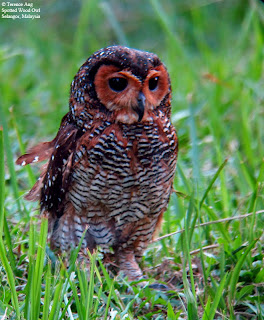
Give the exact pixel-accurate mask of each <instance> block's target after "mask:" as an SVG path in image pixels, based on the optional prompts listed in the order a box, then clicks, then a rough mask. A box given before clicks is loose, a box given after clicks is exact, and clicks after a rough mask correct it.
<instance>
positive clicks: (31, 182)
mask: <svg viewBox="0 0 264 320" xmlns="http://www.w3.org/2000/svg"><path fill="white" fill-rule="evenodd" d="M9 111H10V114H11V119H12V121H13V126H14V129H15V130H16V136H17V140H18V144H19V149H20V152H21V154H24V153H25V148H24V145H23V142H22V138H21V134H20V131H19V128H18V125H17V120H16V116H15V113H14V110H13V108H10V109H9ZM25 170H26V171H27V174H28V181H29V185H30V187H32V186H33V185H34V183H35V182H36V178H35V176H34V173H33V171H32V168H31V166H26V167H25Z"/></svg>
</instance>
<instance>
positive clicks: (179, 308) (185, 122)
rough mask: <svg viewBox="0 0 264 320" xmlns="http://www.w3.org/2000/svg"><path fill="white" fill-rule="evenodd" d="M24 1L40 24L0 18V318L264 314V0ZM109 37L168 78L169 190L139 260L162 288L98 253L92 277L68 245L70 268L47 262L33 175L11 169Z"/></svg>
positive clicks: (49, 134)
mask: <svg viewBox="0 0 264 320" xmlns="http://www.w3.org/2000/svg"><path fill="white" fill-rule="evenodd" d="M34 6H35V7H36V8H38V7H40V9H41V18H40V19H36V20H33V21H27V20H20V21H13V20H9V19H1V20H0V39H1V43H0V74H1V79H0V124H1V125H2V127H3V130H0V258H1V261H0V279H1V286H0V318H1V319H32V320H35V319H202V320H207V319H258V320H260V319H264V289H263V288H264V268H263V261H264V244H263V240H264V238H263V227H264V216H263V209H264V199H263V180H264V163H263V159H264V144H263V142H264V130H263V116H264V114H263V113H264V112H263V110H264V109H263V107H264V94H263V92H264V91H263V87H264V77H263V72H264V63H263V61H264V6H263V4H262V3H261V2H260V1H258V0H255V1H254V0H252V1H246V0H244V1H239V0H233V1H210V0H205V1H201V0H197V1H195V0H188V1H173V0H165V1H158V0H143V1H139V0H136V1H122V2H121V1H117V0H110V1H97V0H90V1H82V2H81V1H75V2H72V1H63V0H56V1H55V0H54V1H53V0H50V1H44V0H40V1H38V2H35V3H34ZM114 43H120V44H126V45H129V46H132V47H137V48H140V49H143V50H148V51H154V52H156V53H157V54H158V55H159V56H160V57H161V58H162V60H163V61H164V62H165V64H166V65H167V68H168V70H169V72H170V75H171V79H172V87H173V115H172V121H173V123H174V125H175V127H176V128H177V130H178V135H179V141H180V151H179V161H178V167H177V173H176V177H175V184H174V186H175V189H176V193H175V194H173V195H172V197H171V201H170V206H169V209H168V211H167V212H166V214H165V217H164V224H163V228H162V232H161V235H160V236H165V237H163V238H159V239H158V240H157V241H155V242H153V243H152V244H151V245H150V246H149V248H148V250H147V251H146V252H145V255H144V258H143V261H142V268H143V269H144V272H145V274H146V276H148V277H149V279H150V282H152V281H160V282H164V283H166V284H167V285H168V286H169V287H170V289H171V291H169V292H161V291H154V290H151V289H149V288H148V287H146V288H144V289H141V288H140V287H139V286H136V285H131V284H129V283H127V282H126V280H125V279H121V278H116V277H113V276H109V275H108V274H107V272H106V270H105V268H104V266H103V265H102V264H101V260H100V253H98V254H97V256H92V257H91V265H90V269H91V270H90V274H91V275H90V279H89V281H88V279H87V273H85V271H83V270H81V269H79V268H76V266H75V264H74V261H75V256H76V252H73V255H72V263H71V267H70V269H69V270H65V268H64V267H63V265H62V264H60V263H59V262H58V261H57V262H54V261H55V258H54V256H53V255H52V252H50V250H49V249H48V247H46V236H47V222H46V221H45V220H41V218H40V217H39V216H38V211H37V210H36V209H37V207H38V205H37V204H36V203H34V204H32V203H28V202H26V201H25V200H24V199H23V195H24V194H25V192H26V191H27V190H28V189H29V188H30V186H32V184H33V183H34V181H35V179H36V177H37V172H38V170H37V169H36V168H32V169H30V168H20V167H17V166H15V165H14V161H15V159H16V157H17V156H18V155H19V154H20V153H21V152H23V151H24V150H25V147H28V146H32V145H33V144H36V143H37V142H39V141H47V140H49V139H51V138H53V136H54V135H55V133H56V131H57V128H58V126H59V123H60V119H61V117H62V116H63V115H64V114H65V113H66V112H67V99H68V92H69V85H70V82H71V80H72V78H73V76H74V74H75V72H76V71H77V69H78V68H79V66H80V65H81V64H82V63H83V61H84V60H85V59H86V58H87V57H88V56H89V55H90V54H91V53H92V52H93V51H95V50H97V49H99V48H101V47H104V46H107V45H111V44H114ZM4 160H5V162H4ZM174 232H177V233H174ZM170 233H174V234H171V235H169V234H170ZM166 235H168V236H166ZM45 247H46V250H44V248H45Z"/></svg>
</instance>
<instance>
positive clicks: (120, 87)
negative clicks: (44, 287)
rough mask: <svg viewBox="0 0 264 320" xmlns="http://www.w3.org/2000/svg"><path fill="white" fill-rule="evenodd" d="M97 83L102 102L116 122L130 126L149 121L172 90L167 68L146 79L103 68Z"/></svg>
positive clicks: (96, 86)
mask: <svg viewBox="0 0 264 320" xmlns="http://www.w3.org/2000/svg"><path fill="white" fill-rule="evenodd" d="M94 84H95V90H96V93H97V97H98V99H99V101H100V102H101V103H102V104H103V105H104V106H105V107H106V108H107V109H108V110H110V111H111V112H112V115H113V118H114V119H115V121H116V122H121V123H126V124H132V123H135V122H140V121H145V120H147V119H148V117H149V116H151V115H150V113H151V112H152V111H153V110H154V109H155V108H156V107H158V106H159V105H160V102H161V100H162V99H163V98H164V97H165V94H166V93H167V92H168V90H169V80H168V74H167V71H166V69H165V67H164V66H163V65H160V66H157V67H156V68H155V69H154V68H153V69H150V70H149V72H148V75H147V77H146V78H145V79H143V80H140V79H139V78H138V77H137V76H136V75H135V74H133V73H132V72H131V71H130V70H129V69H123V70H120V68H118V67H117V66H114V65H101V66H100V67H99V69H98V71H97V73H96V75H95V78H94Z"/></svg>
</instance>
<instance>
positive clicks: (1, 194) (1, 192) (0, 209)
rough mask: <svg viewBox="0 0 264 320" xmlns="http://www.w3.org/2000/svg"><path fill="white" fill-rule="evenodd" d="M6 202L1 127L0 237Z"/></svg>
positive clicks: (0, 236)
mask: <svg viewBox="0 0 264 320" xmlns="http://www.w3.org/2000/svg"><path fill="white" fill-rule="evenodd" d="M4 202H5V155H4V137H3V128H2V127H0V238H2V233H3V228H4Z"/></svg>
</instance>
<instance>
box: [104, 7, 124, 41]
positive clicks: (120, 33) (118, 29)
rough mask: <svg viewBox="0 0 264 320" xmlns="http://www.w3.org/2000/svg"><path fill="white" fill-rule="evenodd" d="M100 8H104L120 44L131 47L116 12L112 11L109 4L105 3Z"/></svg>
mask: <svg viewBox="0 0 264 320" xmlns="http://www.w3.org/2000/svg"><path fill="white" fill-rule="evenodd" d="M100 7H101V8H102V10H103V12H104V14H105V16H106V18H107V20H108V21H109V23H110V25H111V26H112V28H113V30H114V33H115V34H116V37H117V39H118V43H119V44H120V45H123V46H129V42H128V39H127V38H126V35H125V33H124V32H123V29H122V26H121V24H120V23H119V21H118V20H117V18H116V16H115V13H114V11H113V10H112V8H111V6H110V4H109V2H106V1H103V2H101V3H100Z"/></svg>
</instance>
